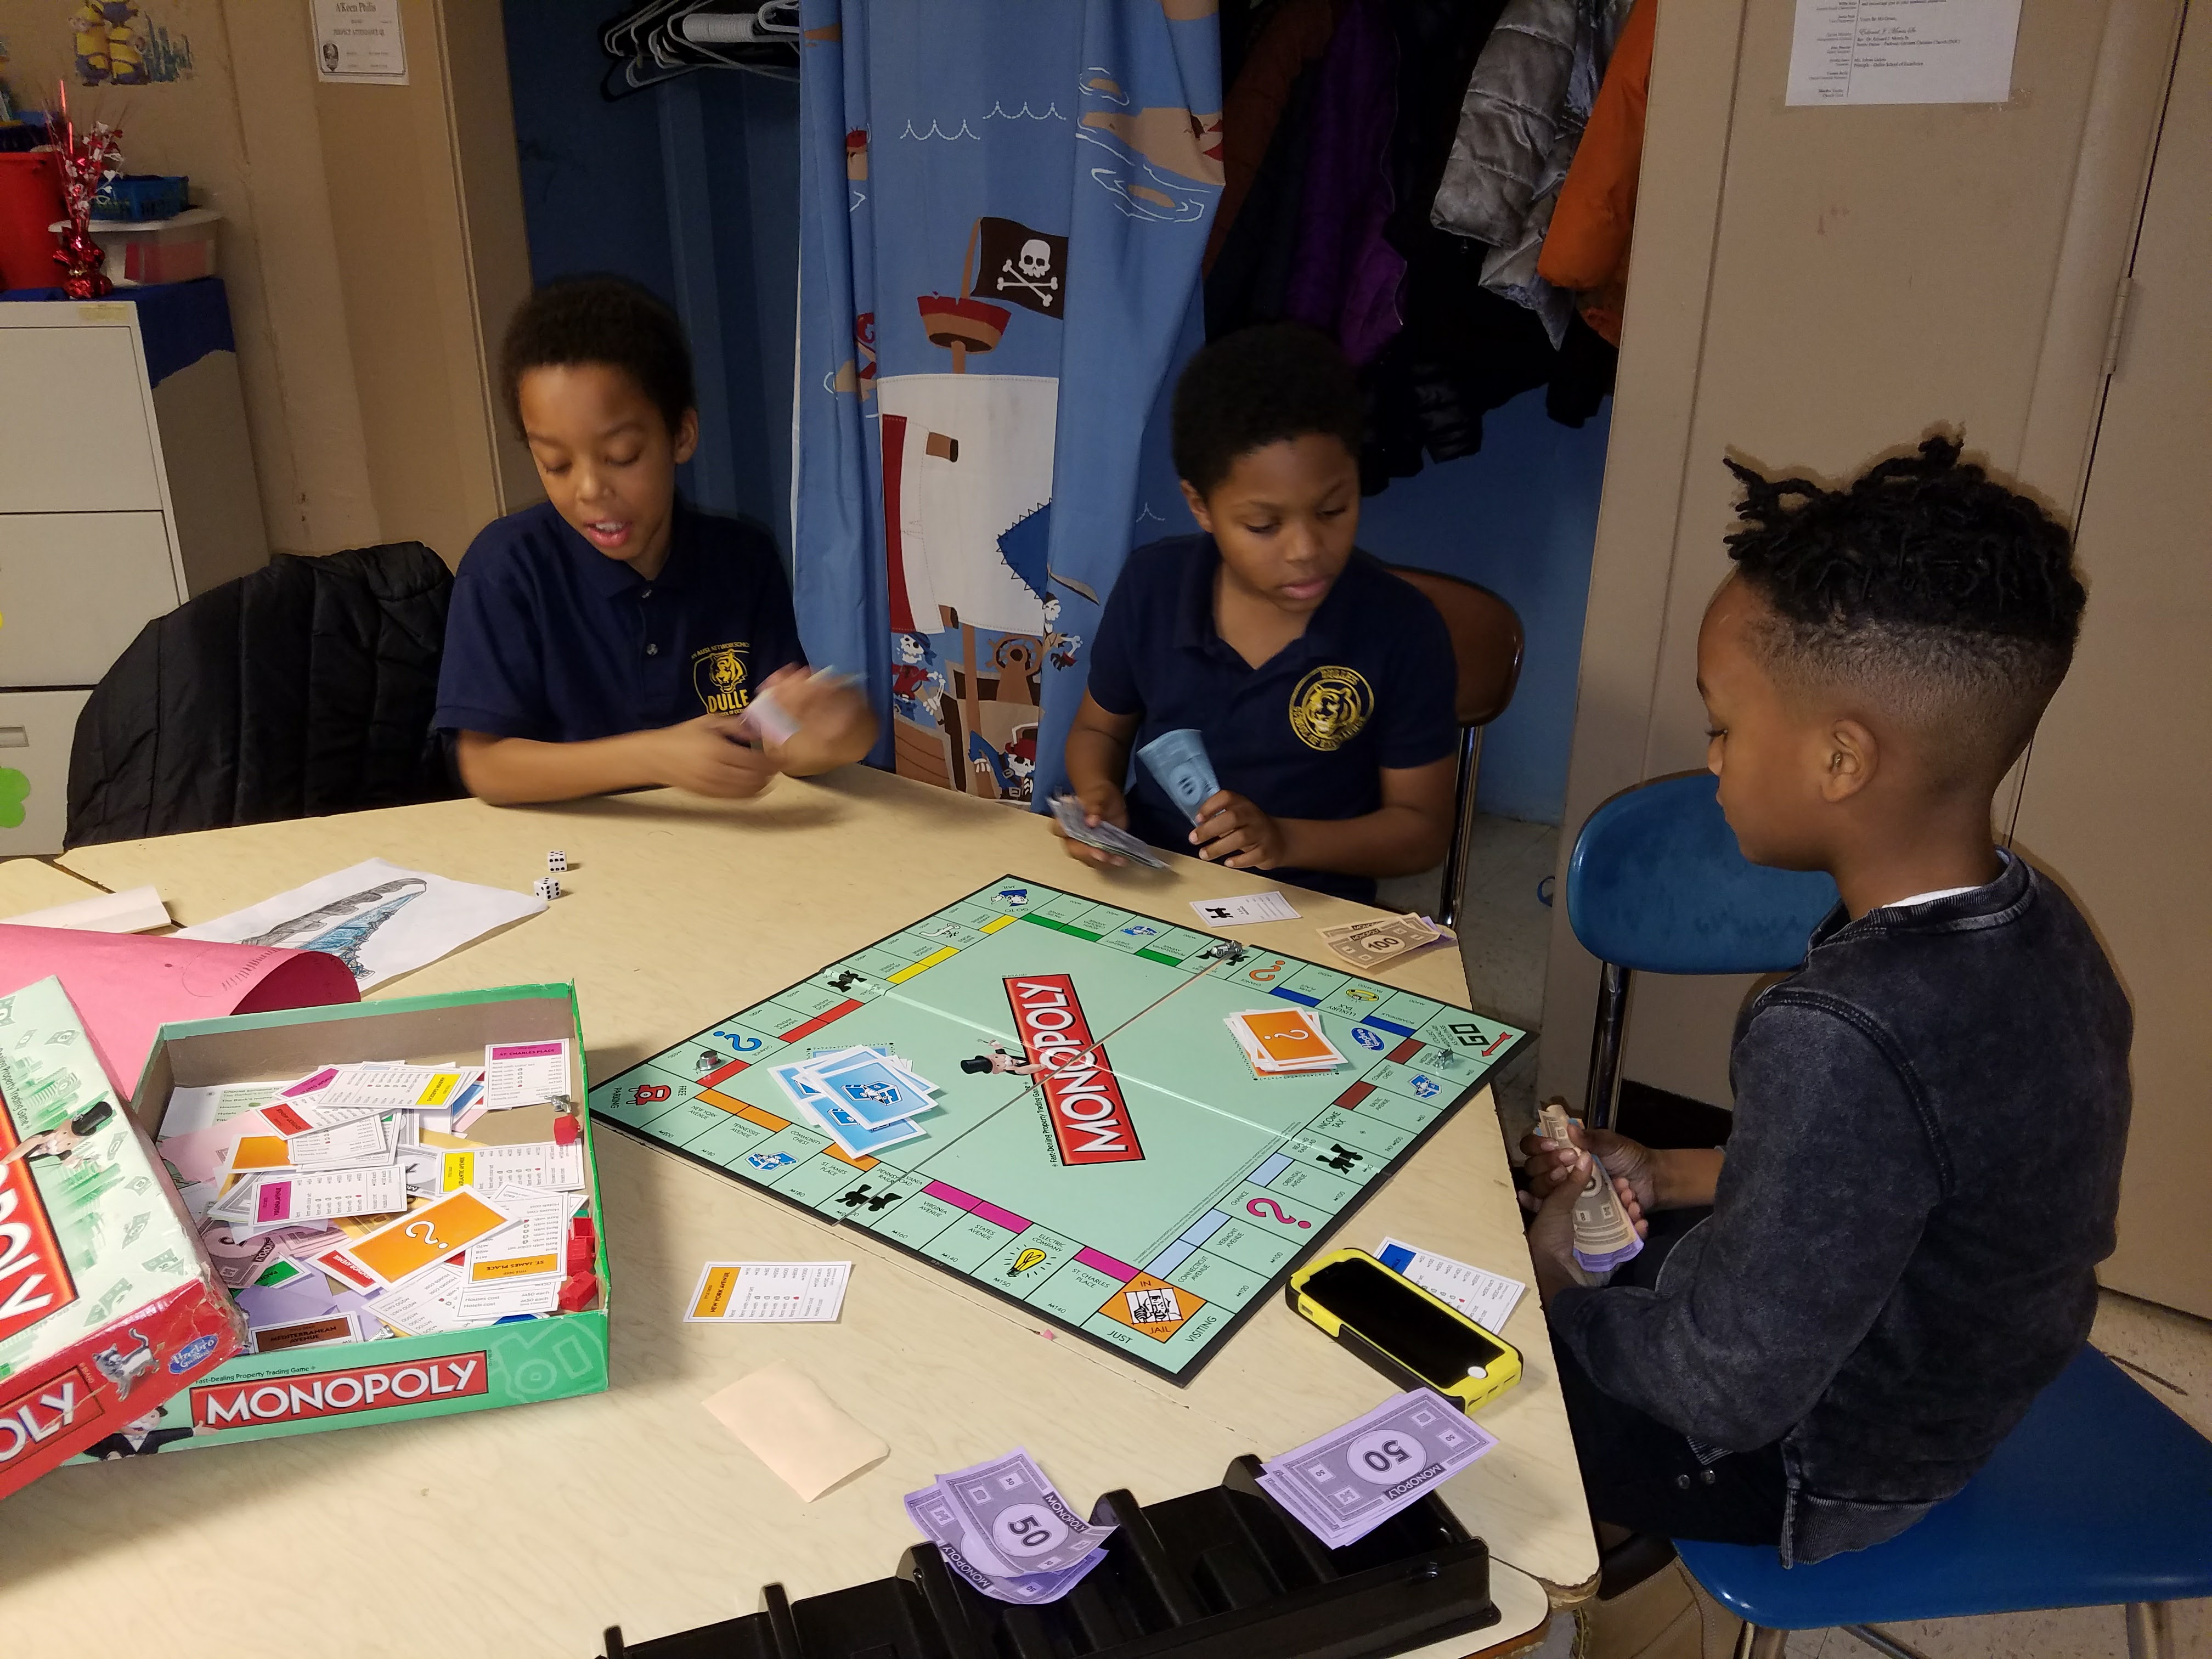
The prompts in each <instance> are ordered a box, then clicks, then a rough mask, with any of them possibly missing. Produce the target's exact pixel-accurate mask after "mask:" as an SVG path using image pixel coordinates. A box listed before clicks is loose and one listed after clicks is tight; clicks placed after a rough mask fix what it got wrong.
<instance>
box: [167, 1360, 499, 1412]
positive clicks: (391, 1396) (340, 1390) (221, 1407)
mask: <svg viewBox="0 0 2212 1659" xmlns="http://www.w3.org/2000/svg"><path fill="white" fill-rule="evenodd" d="M487 1388H488V1385H487V1383H486V1382H485V1379H484V1355H483V1352H476V1353H456V1354H441V1355H440V1356H439V1357H438V1358H435V1359H413V1360H406V1361H387V1362H386V1363H385V1364H380V1365H350V1366H348V1367H347V1368H346V1369H345V1370H331V1371H310V1372H309V1373H307V1375H306V1376H269V1377H263V1378H261V1379H260V1380H258V1381H256V1382H246V1383H202V1384H200V1385H199V1386H198V1387H197V1388H195V1389H193V1390H192V1426H193V1427H194V1428H197V1429H241V1428H249V1427H252V1426H255V1425H261V1424H266V1423H296V1422H300V1421H301V1420H303V1419H307V1418H313V1417H341V1416H343V1415H344V1414H345V1413H348V1412H370V1411H383V1410H386V1409H387V1408H389V1407H393V1406H411V1405H416V1404H418V1403H420V1402H422V1401H431V1400H450V1399H453V1398H456V1397H458V1396H459V1395H471V1394H483V1393H485V1392H486V1391H487Z"/></svg>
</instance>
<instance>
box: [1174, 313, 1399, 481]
mask: <svg viewBox="0 0 2212 1659" xmlns="http://www.w3.org/2000/svg"><path fill="white" fill-rule="evenodd" d="M1365 413H1366V411H1365V405H1364V402H1363V400H1362V399H1361V398H1360V395H1359V382H1358V379H1357V378H1356V377H1355V376H1354V375H1353V374H1352V365H1351V364H1350V363H1348V362H1346V361H1345V357H1344V353H1343V352H1341V351H1340V350H1339V349H1337V345H1336V343H1335V342H1334V340H1332V339H1330V338H1329V337H1328V335H1326V334H1323V333H1322V332H1320V331H1318V330H1316V329H1310V328H1307V327H1304V326H1303V325H1300V324H1297V323H1262V324H1261V325H1259V326H1257V327H1255V328H1245V329H1239V330H1238V331H1237V332H1236V333H1234V334H1225V335H1224V336H1222V337H1221V338H1219V339H1218V340H1216V341H1214V342H1213V343H1212V344H1210V345H1207V346H1205V347H1203V348H1201V349H1200V350H1199V351H1198V353H1197V354H1196V355H1195V356H1193V357H1192V358H1191V360H1190V362H1188V364H1186V365H1185V366H1184V368H1183V371H1182V379H1180V380H1177V381H1176V393H1175V422H1174V434H1173V445H1174V452H1175V465H1176V473H1177V475H1178V476H1179V477H1182V480H1183V482H1184V483H1188V485H1189V486H1190V487H1191V488H1192V489H1195V490H1196V491H1197V492H1198V493H1199V494H1200V495H1212V493H1213V490H1214V487H1215V486H1216V485H1218V483H1220V482H1221V481H1222V480H1223V479H1224V478H1225V477H1228V476H1229V470H1230V469H1231V467H1233V466H1234V465H1236V464H1237V457H1238V456H1240V455H1249V454H1250V453H1252V452H1253V451H1254V450H1255V449H1264V448H1266V447H1267V446H1268V445H1269V444H1274V443H1282V442H1284V441H1286V440H1289V439H1292V438H1303V437H1305V436H1307V435H1310V434H1312V433H1316V432H1319V433H1325V434H1327V435H1328V436H1330V437H1332V438H1335V439H1337V440H1339V441H1340V442H1342V444H1343V445H1344V447H1345V448H1346V450H1347V451H1348V452H1350V453H1351V454H1352V456H1353V457H1354V458H1355V459H1356V458H1357V457H1358V454H1359V441H1360V435H1361V433H1362V431H1363V430H1364V425H1365Z"/></svg>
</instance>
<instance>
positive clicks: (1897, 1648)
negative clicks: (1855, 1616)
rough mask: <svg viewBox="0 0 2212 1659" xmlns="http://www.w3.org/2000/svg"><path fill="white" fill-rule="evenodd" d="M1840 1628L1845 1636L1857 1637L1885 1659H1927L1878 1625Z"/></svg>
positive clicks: (1924, 1655)
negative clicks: (1885, 1657)
mask: <svg viewBox="0 0 2212 1659" xmlns="http://www.w3.org/2000/svg"><path fill="white" fill-rule="evenodd" d="M1842 1628H1843V1631H1844V1634H1845V1635H1847V1636H1856V1637H1857V1638H1859V1640H1860V1641H1862V1642H1863V1643H1865V1644H1867V1645H1868V1646H1869V1647H1870V1648H1872V1649H1873V1650H1875V1652H1876V1653H1879V1654H1882V1655H1885V1656H1887V1659H1928V1656H1927V1655H1926V1654H1924V1653H1923V1652H1921V1650H1919V1649H1918V1648H1916V1647H1911V1646H1908V1645H1907V1644H1905V1643H1903V1642H1900V1641H1899V1640H1898V1639H1897V1638H1895V1637H1894V1636H1892V1635H1891V1634H1890V1633H1889V1632H1887V1631H1886V1630H1883V1629H1882V1628H1881V1626H1878V1625H1845V1626H1843V1627H1842Z"/></svg>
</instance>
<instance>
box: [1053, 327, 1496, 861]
mask: <svg viewBox="0 0 2212 1659" xmlns="http://www.w3.org/2000/svg"><path fill="white" fill-rule="evenodd" d="M1360 428H1361V405H1360V398H1359V388H1358V384H1357V382H1356V381H1355V380H1353V378H1352V369H1351V368H1350V366H1349V365H1347V364H1346V362H1345V361H1344V357H1343V356H1342V354H1341V353H1340V352H1339V351H1338V350H1337V349H1336V347H1335V346H1334V344H1332V343H1330V342H1329V341H1328V338H1326V337H1324V336H1322V335H1320V334H1317V333H1316V332H1314V331H1311V330H1310V329H1305V328H1300V327H1297V326H1296V325H1290V324H1270V325H1266V326H1263V327H1260V328H1253V329H1247V330H1244V331H1242V332H1240V333H1237V334H1232V335H1230V336H1228V337H1225V338H1223V339H1220V340H1217V341H1215V342H1214V343H1212V344H1211V345H1209V346H1207V347H1206V348H1205V349H1203V350H1201V351H1200V352H1199V353H1198V355H1197V356H1194V357H1193V358H1192V359H1191V361H1190V364H1189V367H1188V368H1185V369H1184V370H1183V374H1182V380H1180V381H1179V382H1177V384H1176V398H1175V424H1174V447H1175V463H1176V471H1178V472H1179V473H1180V474H1181V475H1182V493H1183V496H1184V499H1185V500H1187V501H1188V502H1189V503H1190V510H1191V515H1192V516H1193V517H1194V518H1195V519H1196V520H1198V522H1199V525H1200V528H1201V529H1202V530H1204V531H1205V532H1206V534H1204V535H1200V536H1182V537H1175V538H1170V539H1169V540H1166V541H1162V542H1155V543H1153V544H1152V545H1151V546H1150V547H1145V548H1139V550H1137V551H1136V552H1134V553H1132V554H1131V555H1130V556H1129V560H1128V562H1127V564H1126V565H1125V566H1123V567H1122V570H1121V578H1120V580H1118V581H1116V582H1115V585H1114V592H1113V594H1112V596H1111V597H1110V598H1109V599H1108V600H1107V602H1106V610H1105V614H1104V615H1103V617H1101V618H1100V620H1099V623H1098V637H1097V641H1096V642H1095V643H1094V644H1093V646H1092V647H1091V683H1090V690H1089V691H1088V692H1086V693H1085V696H1084V699H1083V706H1082V708H1080V709H1079V710H1078V711H1077V713H1076V716H1075V721H1074V724H1073V727H1072V728H1071V729H1070V730H1069V732H1068V737H1067V750H1066V760H1067V778H1068V785H1069V787H1070V788H1071V789H1072V790H1073V793H1075V795H1076V797H1077V799H1079V800H1080V801H1081V802H1082V803H1083V805H1084V808H1085V812H1086V814H1087V816H1088V817H1089V818H1090V821H1091V823H1098V822H1099V821H1100V820H1102V819H1103V820H1104V821H1106V822H1108V823H1117V824H1120V825H1121V826H1122V827H1123V828H1125V829H1128V830H1130V831H1131V832H1132V833H1133V834H1135V835H1136V836H1139V837H1141V838H1142V839H1143V840H1145V841H1146V842H1151V843H1152V844H1153V845H1155V846H1158V847H1169V848H1175V849H1176V850H1177V851H1184V850H1187V849H1190V848H1195V849H1196V851H1197V854H1198V856H1199V857H1200V858H1202V859H1208V860H1214V861H1216V862H1218V863H1222V864H1225V865H1227V866H1230V867H1231V869H1237V870H1267V871H1269V872H1273V873H1274V874H1275V875H1277V876H1279V878H1282V879H1283V880H1285V881H1290V882H1295V883H1297V884H1300V885H1302V886H1306V887H1314V888H1318V889H1320V890H1322V891H1323V892H1328V893H1335V894H1339V895H1340V896H1344V897H1346V898H1352V899H1358V900H1360V901H1362V902H1368V901H1371V900H1372V899H1373V898H1374V896H1375V878H1376V877H1377V876H1395V875H1411V874H1413V873H1414V872H1418V871H1422V870H1426V869H1429V868H1431V867H1432V866H1435V865H1437V864H1438V863H1440V862H1441V861H1442V860H1443V855H1444V848H1445V844H1446V842H1447V841H1448V840H1449V836H1450V833H1451V798H1452V784H1453V780H1454V775H1455V774H1454V766H1453V755H1454V752H1455V746H1456V744H1457V739H1458V735H1459V731H1458V726H1457V724H1456V723H1455V720H1454V718H1453V713H1452V697H1453V691H1454V688H1455V684H1456V671H1455V667H1454V665H1453V660H1452V648H1451V638H1450V635H1449V634H1447V633H1446V632H1445V631H1444V624H1443V617H1439V616H1438V615H1437V611H1436V607H1435V606H1433V605H1431V604H1430V603H1429V601H1428V600H1427V599H1426V598H1425V597H1424V596H1423V595H1422V594H1421V593H1419V592H1417V591H1416V590H1415V589H1414V588H1413V586H1411V585H1410V584H1408V583H1406V582H1403V581H1401V580H1398V578H1397V577H1395V576H1394V575H1392V574H1390V573H1389V571H1388V570H1387V569H1385V568H1383V566H1382V565H1381V564H1378V563H1377V562H1376V561H1375V560H1374V559H1373V558H1371V557H1370V556H1368V555H1367V554H1364V553H1362V552H1359V551H1358V550H1356V549H1355V548H1354V547H1353V546H1352V540H1353V538H1354V537H1355V536H1356V535H1357V533H1358V527H1359V463H1358V453H1359V438H1360ZM1182 727H1190V728H1194V729H1195V730H1196V731H1198V732H1200V733H1201V734H1202V735H1203V736H1204V738H1205V740H1206V753H1207V755H1208V756H1209V757H1211V759H1212V762H1213V769H1214V773H1215V775H1216V776H1217V777H1218V780H1219V781H1220V782H1221V785H1222V788H1221V792H1220V793H1218V794H1217V795H1215V796H1213V797H1212V799H1210V800H1207V801H1206V802H1205V803H1203V805H1201V806H1200V809H1199V811H1200V817H1199V821H1198V823H1197V825H1196V827H1195V828H1193V827H1192V826H1191V825H1190V824H1189V823H1188V821H1187V820H1186V819H1185V818H1184V817H1183V815H1182V812H1181V811H1179V810H1178V809H1177V808H1176V805H1175V804H1174V803H1173V802H1172V801H1170V799H1168V797H1167V794H1166V793H1165V792H1164V790H1162V789H1161V787H1160V786H1159V783H1158V781H1157V780H1156V779H1154V778H1153V777H1152V775H1150V774H1149V773H1148V772H1146V771H1145V770H1144V769H1142V768H1139V769H1138V770H1137V775H1136V776H1135V777H1134V778H1133V779H1131V778H1130V766H1129V756H1130V753H1131V751H1132V750H1133V749H1136V748H1141V747H1142V746H1143V745H1144V744H1147V743H1149V742H1151V741H1152V739H1153V738H1156V737H1158V735H1159V734H1160V733H1162V732H1171V731H1175V730H1177V729H1179V728H1182ZM1125 780H1128V781H1127V783H1125ZM1066 848H1067V851H1068V854H1069V856H1071V857H1073V858H1077V859H1081V860H1085V861H1086V862H1090V863H1094V864H1119V863H1121V860H1120V859H1118V858H1115V857H1114V856H1113V855H1112V854H1107V853H1103V852H1101V851H1099V850H1098V849H1097V848H1091V847H1085V846H1084V845H1083V844H1082V843H1081V842H1075V841H1068V842H1066Z"/></svg>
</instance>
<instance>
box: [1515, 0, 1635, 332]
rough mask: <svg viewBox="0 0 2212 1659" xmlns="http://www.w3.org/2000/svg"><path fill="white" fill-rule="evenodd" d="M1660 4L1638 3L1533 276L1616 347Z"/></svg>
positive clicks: (1622, 35) (1563, 187)
mask: <svg viewBox="0 0 2212 1659" xmlns="http://www.w3.org/2000/svg"><path fill="white" fill-rule="evenodd" d="M1658 9H1659V6H1658V0H1636V5H1635V8H1634V9H1632V11H1631V12H1630V13H1629V14H1628V21H1627V22H1626V23H1624V24H1623V25H1621V29H1620V41H1619V42H1618V43H1617V44H1616V45H1615V46H1614V47H1613V61H1612V62H1611V63H1610V64H1607V66H1606V71H1605V84H1604V85H1602V86H1601V87H1600V88H1598V94H1597V101H1596V102H1595V104H1594V105H1592V106H1591V107H1590V118H1589V125H1587V126H1585V127H1584V128H1583V141H1582V143H1581V145H1580V146H1579V147H1578V148H1577V149H1576V151H1575V160H1574V165H1573V166H1572V167H1569V168H1568V170H1567V179H1566V182H1565V184H1563V185H1560V186H1559V204H1558V206H1557V207H1555V208H1554V209H1553V211H1552V228H1551V229H1550V230H1549V231H1548V232H1547V234H1546V235H1545V237H1544V252H1542V254H1541V255H1540V256H1539V257H1538V258H1537V260H1536V270H1537V271H1538V273H1539V274H1540V275H1541V276H1543V278H1544V279H1545V280H1546V281H1547V282H1549V283H1553V284H1554V285H1555V286H1557V287H1559V288H1564V289H1573V290H1574V291H1575V294H1576V296H1577V304H1579V305H1580V306H1581V307H1582V313H1583V320H1584V321H1586V322H1587V323H1589V325H1590V326H1591V327H1592V328H1594V329H1595V330H1596V331H1598V332H1599V333H1600V334H1602V335H1603V336H1604V337H1606V338H1607V339H1608V340H1610V341H1612V342H1613V343H1614V344H1615V345H1619V344H1620V307H1621V302H1622V301H1623V300H1624V299H1625V298H1626V295H1627V292H1628V247H1629V240H1630V238H1631V236H1632V234H1633V233H1634V231H1635V228H1636V179H1637V174H1638V173H1639V172H1640V171H1641V170H1642V168H1643V166H1644V100H1645V99H1646V97H1647V96H1648V94H1649V93H1650V87H1651V33H1652V29H1653V27H1654V21H1653V20H1654V19H1655V18H1656V15H1657V14H1658Z"/></svg>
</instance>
